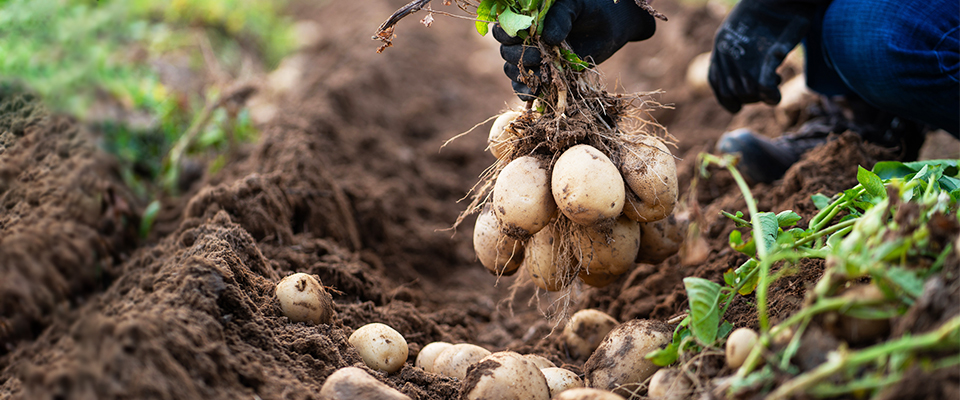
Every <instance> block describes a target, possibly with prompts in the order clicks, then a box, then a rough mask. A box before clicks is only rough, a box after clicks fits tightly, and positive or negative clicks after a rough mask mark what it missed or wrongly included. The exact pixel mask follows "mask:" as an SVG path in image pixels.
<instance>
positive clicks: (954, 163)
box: [904, 159, 960, 176]
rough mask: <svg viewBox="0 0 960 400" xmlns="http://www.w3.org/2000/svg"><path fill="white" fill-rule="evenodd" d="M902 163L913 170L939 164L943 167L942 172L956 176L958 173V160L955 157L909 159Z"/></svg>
mask: <svg viewBox="0 0 960 400" xmlns="http://www.w3.org/2000/svg"><path fill="white" fill-rule="evenodd" d="M904 165H905V166H907V167H909V168H912V169H913V170H914V171H919V170H920V169H921V168H923V167H925V166H933V165H941V166H943V167H944V173H945V174H947V175H950V176H957V174H960V160H955V159H945V160H924V161H911V162H908V163H904Z"/></svg>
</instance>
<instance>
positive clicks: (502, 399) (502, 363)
mask: <svg viewBox="0 0 960 400" xmlns="http://www.w3.org/2000/svg"><path fill="white" fill-rule="evenodd" d="M460 393H461V397H460V398H461V399H464V400H486V399H499V400H548V399H550V387H549V386H547V380H546V378H544V376H543V373H542V372H540V368H537V365H536V364H534V363H533V362H531V361H529V360H527V359H526V358H524V357H523V356H521V355H520V354H518V353H514V352H512V351H501V352H497V353H493V354H491V355H489V356H487V357H484V358H483V359H482V360H480V362H478V363H476V364H474V365H471V366H470V368H469V369H468V370H467V375H466V378H465V379H464V380H463V386H461V388H460Z"/></svg>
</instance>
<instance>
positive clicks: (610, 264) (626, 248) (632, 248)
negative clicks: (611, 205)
mask: <svg viewBox="0 0 960 400" xmlns="http://www.w3.org/2000/svg"><path fill="white" fill-rule="evenodd" d="M574 235H575V236H576V238H577V242H578V244H579V251H578V252H577V256H578V258H579V259H580V267H581V268H583V269H586V270H587V271H589V272H590V273H593V272H606V273H608V274H611V275H623V274H625V273H627V272H628V271H630V270H631V269H633V267H634V266H636V263H635V262H634V260H635V259H636V258H637V252H638V251H639V250H640V243H641V233H640V224H639V223H638V222H636V221H633V220H631V219H629V218H627V217H624V216H621V217H620V218H617V219H616V220H615V221H612V222H611V223H609V224H605V225H603V226H594V227H585V228H581V229H577V230H575V231H574Z"/></svg>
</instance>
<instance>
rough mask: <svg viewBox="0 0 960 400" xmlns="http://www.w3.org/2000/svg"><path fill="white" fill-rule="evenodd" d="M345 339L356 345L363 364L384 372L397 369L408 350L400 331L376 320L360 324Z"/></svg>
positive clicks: (404, 359)
mask: <svg viewBox="0 0 960 400" xmlns="http://www.w3.org/2000/svg"><path fill="white" fill-rule="evenodd" d="M347 341H349V342H350V344H352V345H353V347H356V349H357V352H359V353H360V358H362V359H363V363H364V364H367V366H368V367H370V368H372V369H376V370H380V371H384V372H386V373H394V372H397V371H399V370H400V368H402V367H403V364H404V363H405V362H406V361H407V354H408V352H409V351H410V349H409V348H407V341H406V339H404V338H403V335H401V334H400V332H397V331H396V330H394V329H393V328H391V327H389V326H387V325H384V324H381V323H376V322H375V323H372V324H366V325H364V326H361V327H360V328H359V329H357V330H356V331H354V332H353V334H352V335H350V338H349V339H347Z"/></svg>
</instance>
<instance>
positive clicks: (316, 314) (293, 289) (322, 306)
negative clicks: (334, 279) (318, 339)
mask: <svg viewBox="0 0 960 400" xmlns="http://www.w3.org/2000/svg"><path fill="white" fill-rule="evenodd" d="M276 293H277V299H278V300H280V309H281V310H282V311H283V315H285V316H286V317H287V318H289V319H290V320H291V321H293V322H309V323H311V324H326V323H330V321H332V320H333V318H334V317H335V316H336V311H335V310H334V308H333V298H332V297H331V296H330V293H327V291H326V289H324V288H323V285H322V284H321V283H320V280H319V279H317V278H316V277H314V276H313V275H310V274H305V273H302V272H300V273H296V274H292V275H290V276H287V277H286V278H283V279H281V280H280V283H278V284H277V289H276Z"/></svg>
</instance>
